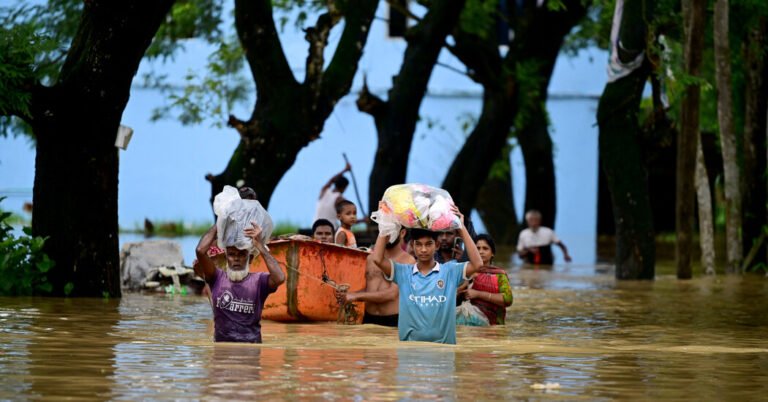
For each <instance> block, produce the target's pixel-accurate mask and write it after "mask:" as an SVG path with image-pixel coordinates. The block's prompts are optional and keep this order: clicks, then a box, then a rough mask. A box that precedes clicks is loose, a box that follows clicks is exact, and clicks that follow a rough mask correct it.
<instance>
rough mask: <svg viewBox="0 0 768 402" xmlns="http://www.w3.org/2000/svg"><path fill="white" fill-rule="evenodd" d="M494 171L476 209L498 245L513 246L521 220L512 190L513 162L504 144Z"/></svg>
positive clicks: (481, 193) (478, 200) (476, 204)
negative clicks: (510, 160) (518, 216)
mask: <svg viewBox="0 0 768 402" xmlns="http://www.w3.org/2000/svg"><path fill="white" fill-rule="evenodd" d="M496 164H497V165H496V166H495V167H494V168H493V169H492V170H491V173H490V174H489V175H488V178H487V179H486V180H485V184H483V186H482V187H481V188H480V193H479V194H478V197H477V202H476V203H475V209H476V210H477V213H478V214H479V215H480V218H481V219H482V220H483V224H485V228H486V229H487V230H488V233H489V234H490V235H491V237H493V239H494V241H495V242H496V245H497V246H501V245H505V246H513V245H514V244H515V241H516V240H517V234H518V232H519V223H518V220H517V211H516V210H515V198H514V196H513V193H512V165H511V164H510V162H509V147H505V148H504V149H503V150H502V152H501V155H500V156H499V159H498V160H497V161H496Z"/></svg>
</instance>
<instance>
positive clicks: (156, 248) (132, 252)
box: [120, 240, 184, 290]
mask: <svg viewBox="0 0 768 402" xmlns="http://www.w3.org/2000/svg"><path fill="white" fill-rule="evenodd" d="M183 266H184V257H183V255H182V254H181V246H180V245H179V244H178V243H176V242H173V241H170V240H148V241H143V242H138V243H125V244H123V249H122V250H121V251H120V284H121V286H122V288H123V289H127V290H140V289H141V288H143V287H144V283H145V282H146V281H147V280H148V279H149V280H151V278H153V277H154V276H155V274H156V273H157V272H158V270H159V268H160V267H176V268H182V267H183Z"/></svg>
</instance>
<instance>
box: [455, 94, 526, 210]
mask: <svg viewBox="0 0 768 402" xmlns="http://www.w3.org/2000/svg"><path fill="white" fill-rule="evenodd" d="M514 110H515V107H514V105H513V104H512V103H511V99H509V97H508V96H507V95H506V94H504V93H503V91H499V90H489V89H486V90H485V92H484V94H483V110H482V112H481V114H480V119H479V120H478V122H477V125H476V126H475V128H474V129H473V130H472V134H470V136H469V137H468V138H467V141H466V142H465V143H464V146H463V147H462V148H461V150H460V151H459V153H458V155H456V158H455V159H454V160H453V163H452V164H451V167H450V168H449V170H448V174H447V175H446V176H445V180H443V185H442V187H443V188H444V189H445V190H447V191H448V192H449V193H450V194H451V196H452V197H453V201H454V202H455V203H456V205H458V206H459V208H461V209H462V210H464V211H471V210H472V209H474V207H475V204H476V202H477V197H478V194H479V193H480V188H481V187H482V186H483V184H484V183H485V181H486V180H487V178H488V175H489V173H490V171H491V166H493V164H494V162H496V161H497V160H498V158H499V154H500V152H501V150H502V149H504V148H506V145H507V138H508V137H509V127H510V125H511V124H512V121H511V119H510V115H513V114H512V113H510V111H514Z"/></svg>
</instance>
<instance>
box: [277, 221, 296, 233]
mask: <svg viewBox="0 0 768 402" xmlns="http://www.w3.org/2000/svg"><path fill="white" fill-rule="evenodd" d="M293 233H299V225H297V224H295V223H293V222H277V223H276V224H275V228H274V229H273V230H272V236H281V235H286V234H293Z"/></svg>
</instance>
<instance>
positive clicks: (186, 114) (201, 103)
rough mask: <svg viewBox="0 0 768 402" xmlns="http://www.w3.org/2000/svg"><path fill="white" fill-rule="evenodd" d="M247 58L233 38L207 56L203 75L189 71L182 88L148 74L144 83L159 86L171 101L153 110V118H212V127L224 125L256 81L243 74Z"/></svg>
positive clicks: (183, 120) (192, 121)
mask: <svg viewBox="0 0 768 402" xmlns="http://www.w3.org/2000/svg"><path fill="white" fill-rule="evenodd" d="M244 61H245V58H244V55H243V50H242V48H241V47H240V44H239V43H238V42H237V39H236V38H234V37H232V38H230V40H228V41H224V42H221V43H220V44H219V46H218V48H217V50H216V51H215V52H213V53H212V54H211V55H210V56H208V64H207V65H206V68H205V71H204V72H203V73H202V74H199V73H197V72H194V71H190V72H189V73H187V75H186V76H185V77H184V80H185V85H184V86H183V87H182V88H175V87H171V86H169V85H167V84H165V83H164V81H165V80H164V77H158V76H156V75H153V74H148V75H145V77H144V82H145V85H147V86H150V87H154V88H157V89H160V90H161V91H162V92H164V93H165V94H167V96H168V99H169V101H170V103H169V104H167V105H165V106H162V107H160V108H158V109H155V110H153V112H152V116H151V119H152V120H153V121H157V120H160V119H163V118H169V117H175V118H177V119H178V120H179V121H180V122H181V123H182V124H185V125H192V124H201V123H203V122H206V121H210V122H212V123H211V125H212V126H215V127H223V126H224V124H225V122H226V121H227V117H228V115H229V114H230V112H231V110H232V108H234V107H235V105H237V104H238V103H241V102H245V101H246V100H247V99H248V95H249V93H251V92H252V88H253V84H252V83H251V81H250V80H249V79H248V78H246V77H245V75H244V74H243V73H242V70H243V66H244Z"/></svg>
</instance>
